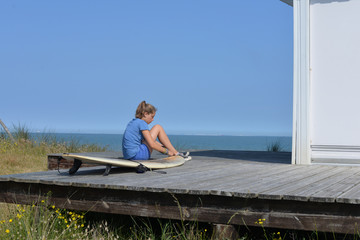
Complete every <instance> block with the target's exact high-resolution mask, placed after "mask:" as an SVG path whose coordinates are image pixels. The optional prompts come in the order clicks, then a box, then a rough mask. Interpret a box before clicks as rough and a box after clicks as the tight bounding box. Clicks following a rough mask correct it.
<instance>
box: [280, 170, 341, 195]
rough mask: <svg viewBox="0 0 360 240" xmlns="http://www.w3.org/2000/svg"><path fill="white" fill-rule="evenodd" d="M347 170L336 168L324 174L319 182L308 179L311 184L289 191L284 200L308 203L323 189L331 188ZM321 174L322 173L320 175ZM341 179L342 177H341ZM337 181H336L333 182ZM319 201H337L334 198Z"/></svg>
mask: <svg viewBox="0 0 360 240" xmlns="http://www.w3.org/2000/svg"><path fill="white" fill-rule="evenodd" d="M346 170H347V168H337V167H335V168H334V170H333V171H327V172H325V174H324V175H323V174H322V177H323V178H322V179H320V180H319V181H315V182H311V179H308V180H309V182H307V184H306V185H304V187H303V188H298V189H295V190H293V191H289V192H288V193H286V194H284V199H288V200H298V201H307V200H309V199H310V197H311V196H312V195H313V194H315V193H317V192H319V191H320V190H321V189H322V188H326V187H328V186H330V185H331V184H332V183H334V182H335V181H336V179H338V177H339V175H338V174H344V173H346ZM319 174H320V173H319ZM340 178H341V175H340ZM332 179H333V180H335V181H332ZM318 200H319V201H320V200H321V201H323V202H327V201H335V199H334V198H328V199H327V198H325V197H323V198H321V199H318Z"/></svg>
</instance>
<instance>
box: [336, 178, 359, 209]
mask: <svg viewBox="0 0 360 240" xmlns="http://www.w3.org/2000/svg"><path fill="white" fill-rule="evenodd" d="M359 192H360V181H359V182H358V183H357V184H355V185H353V186H352V188H350V189H349V190H348V191H346V192H345V193H343V194H341V195H339V196H338V198H337V199H336V201H337V202H341V203H350V204H360V194H359Z"/></svg>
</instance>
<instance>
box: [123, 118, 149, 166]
mask: <svg viewBox="0 0 360 240" xmlns="http://www.w3.org/2000/svg"><path fill="white" fill-rule="evenodd" d="M143 130H149V126H148V124H147V123H146V122H145V121H144V120H141V119H139V118H134V119H133V120H131V121H130V122H129V123H128V125H127V127H126V129H125V132H124V136H123V141H122V149H123V155H124V158H125V159H130V158H132V157H135V155H136V154H137V153H138V151H139V149H140V145H141V142H142V140H144V136H143V135H142V132H141V131H143Z"/></svg>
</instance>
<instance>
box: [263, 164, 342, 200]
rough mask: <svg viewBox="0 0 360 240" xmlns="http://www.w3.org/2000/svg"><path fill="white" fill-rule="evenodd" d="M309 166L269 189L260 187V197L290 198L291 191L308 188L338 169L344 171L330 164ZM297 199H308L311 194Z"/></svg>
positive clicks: (333, 173)
mask: <svg viewBox="0 0 360 240" xmlns="http://www.w3.org/2000/svg"><path fill="white" fill-rule="evenodd" d="M309 167H310V169H307V168H305V170H306V172H298V173H296V176H294V177H292V178H291V180H288V181H286V179H285V180H283V181H281V184H280V185H278V186H273V187H272V188H270V187H269V188H268V189H259V190H260V191H261V193H260V194H259V197H261V198H264V199H282V198H284V199H288V195H289V193H290V192H294V191H296V190H299V189H303V188H306V187H307V186H308V185H310V184H313V183H315V182H317V181H320V180H322V179H324V178H328V177H329V176H331V175H335V174H336V173H337V172H338V171H344V170H341V169H338V168H334V167H328V166H317V167H312V166H309ZM285 196H286V197H285ZM296 200H298V201H308V200H309V196H304V197H303V198H297V199H296Z"/></svg>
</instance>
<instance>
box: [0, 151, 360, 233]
mask: <svg viewBox="0 0 360 240" xmlns="http://www.w3.org/2000/svg"><path fill="white" fill-rule="evenodd" d="M98 154H100V155H103V154H104V153H98ZM107 154H108V155H109V156H110V155H114V154H117V153H107ZM192 156H193V160H191V161H189V162H187V163H186V164H185V165H183V166H181V167H176V168H171V169H166V170H165V172H166V174H163V173H162V172H161V171H153V172H146V173H144V174H137V173H135V172H134V170H133V169H126V168H114V169H112V170H111V172H110V175H109V176H106V177H105V176H102V173H103V172H104V170H105V167H104V166H96V167H86V168H84V167H82V168H80V170H79V171H78V173H76V174H75V175H74V176H69V175H68V173H67V171H66V170H62V169H61V170H60V171H61V173H60V174H59V173H58V171H56V170H51V171H46V172H37V173H27V174H15V175H5V176H0V201H3V202H17V203H25V204H32V203H33V202H34V201H38V200H39V194H40V195H46V194H47V193H48V192H51V199H50V200H51V201H52V202H54V203H55V204H56V205H57V206H58V207H63V208H68V209H75V210H85V211H87V210H90V211H98V212H109V213H116V214H125V215H137V216H146V217H159V218H168V219H184V220H197V221H204V222H212V223H220V224H235V225H243V224H246V225H248V226H256V225H257V224H256V223H255V222H256V221H257V220H258V219H260V218H261V219H265V221H264V226H265V227H274V228H287V229H298V230H311V231H312V230H317V231H324V232H340V233H350V234H353V233H354V232H357V231H358V224H360V206H359V204H360V191H359V190H360V168H359V167H357V166H330V165H307V166H305V165H303V166H302V165H291V164H290V158H291V154H290V153H272V152H244V151H197V152H194V153H192ZM56 157H57V155H51V156H49V160H53V161H54V160H56ZM155 157H156V156H155Z"/></svg>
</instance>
